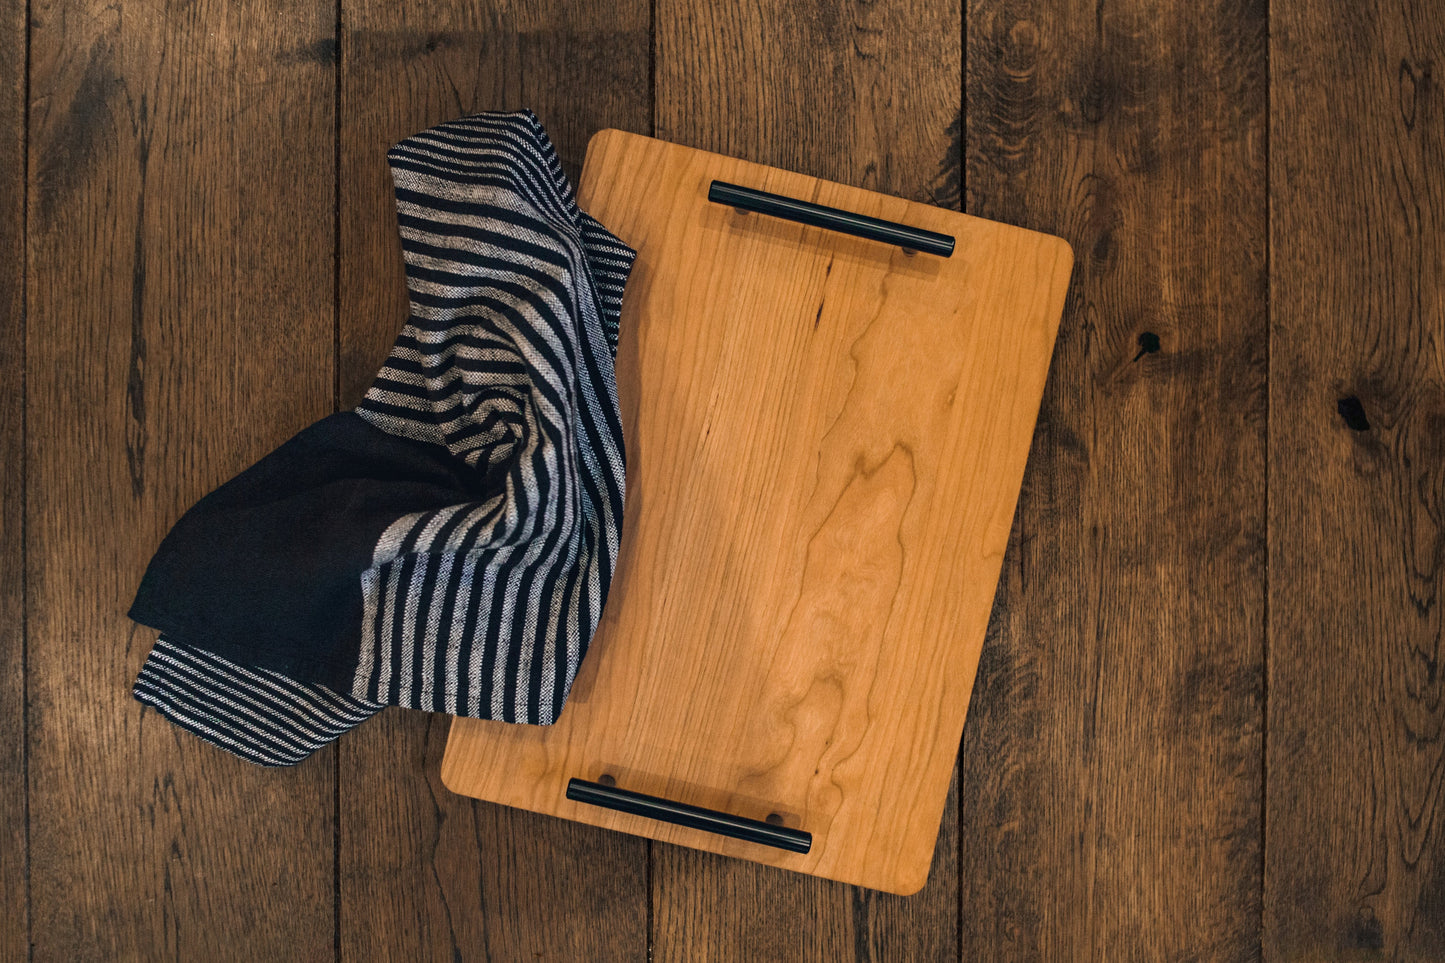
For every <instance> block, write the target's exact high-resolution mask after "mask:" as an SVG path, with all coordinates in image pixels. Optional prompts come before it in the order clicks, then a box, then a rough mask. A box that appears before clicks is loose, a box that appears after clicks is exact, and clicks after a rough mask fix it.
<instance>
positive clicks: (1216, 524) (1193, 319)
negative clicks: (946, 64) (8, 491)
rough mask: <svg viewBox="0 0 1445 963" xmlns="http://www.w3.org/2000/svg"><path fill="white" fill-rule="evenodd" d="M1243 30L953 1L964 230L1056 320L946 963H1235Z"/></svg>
mask: <svg viewBox="0 0 1445 963" xmlns="http://www.w3.org/2000/svg"><path fill="white" fill-rule="evenodd" d="M1266 28H1267V23H1266V11H1265V6H1264V4H1259V3H1239V2H1236V0H1208V2H1204V3H1200V4H1173V3H1165V2H1162V0H1139V2H1131V3H1126V4H1097V3H1094V2H1084V0H1068V2H1060V3H1043V2H1034V0H1007V2H1004V0H971V2H970V5H969V12H968V40H967V49H968V71H967V103H968V105H969V110H968V114H967V117H966V123H965V127H964V138H965V139H964V145H965V157H966V166H965V171H966V177H965V184H966V192H965V196H966V206H967V210H969V211H970V212H971V213H976V214H979V215H982V216H986V217H995V218H998V219H1000V220H1004V221H1008V222H1012V223H1017V224H1021V225H1024V226H1027V227H1032V228H1036V229H1039V230H1044V231H1049V232H1052V233H1058V234H1061V235H1062V236H1064V237H1065V238H1066V239H1068V240H1069V241H1070V242H1071V243H1072V244H1073V246H1074V249H1075V251H1076V252H1078V261H1077V264H1076V267H1075V275H1074V288H1073V292H1072V295H1071V298H1070V306H1069V308H1067V309H1066V311H1065V315H1064V322H1063V327H1062V329H1061V330H1060V334H1059V343H1058V348H1057V350H1056V352H1055V356H1054V367H1053V370H1052V372H1051V374H1050V380H1049V385H1048V389H1047V391H1046V394H1045V398H1044V407H1043V412H1042V414H1041V416H1040V420H1039V425H1038V429H1037V432H1036V435H1035V445H1034V451H1033V455H1032V458H1031V461H1030V467H1029V472H1028V474H1027V476H1026V479H1025V483H1024V490H1023V496H1022V499H1021V501H1020V503H1019V509H1018V514H1017V516H1016V518H1015V525H1014V532H1013V538H1012V543H1011V545H1010V548H1009V555H1008V562H1007V564H1006V565H1005V577H1004V580H1003V584H1002V585H1001V587H1000V594H999V596H998V598H997V600H996V606H997V608H996V613H995V621H994V626H993V634H992V637H991V639H990V641H989V643H988V644H987V645H986V646H985V649H984V655H983V663H982V665H981V666H980V669H979V677H978V683H977V688H976V690H975V693H974V711H973V712H972V713H971V714H970V716H969V723H968V726H967V729H966V731H965V734H964V740H963V747H962V751H961V755H960V759H961V773H960V792H959V797H960V802H961V809H962V813H961V818H962V825H963V827H964V836H963V843H962V856H961V861H960V875H961V877H962V879H963V880H964V884H963V885H964V890H963V899H962V904H963V936H962V943H963V947H962V948H963V955H964V958H965V959H990V960H1013V959H1018V960H1035V959H1044V960H1082V959H1101V960H1105V959H1106V960H1131V959H1140V960H1160V959H1201V960H1202V959H1209V960H1235V959H1238V960H1244V959H1254V958H1256V956H1257V954H1258V952H1259V918H1260V886H1261V883H1260V858H1261V852H1260V847H1261V840H1260V812H1261V803H1262V801H1261V778H1262V777H1261V769H1262V761H1261V752H1262V738H1261V726H1262V713H1263V703H1262V698H1263V692H1262V683H1263V665H1262V652H1263V642H1264V639H1263V628H1264V604H1265V598H1264V596H1265V508H1264V505H1265V490H1264V458H1265V422H1266V397H1265V388H1266V354H1265V338H1266V333H1267V321H1266V317H1267V316H1266V310H1267V304H1266V270H1267V268H1266V249H1265V231H1266V223H1267V221H1266V218H1267V187H1266V168H1265V153H1264V150H1265V133H1266V130H1265V123H1266V113H1267V105H1266V95H1267V91H1266V88H1265V76H1266V69H1265V67H1266V59H1265V58H1266V32H1267V31H1266Z"/></svg>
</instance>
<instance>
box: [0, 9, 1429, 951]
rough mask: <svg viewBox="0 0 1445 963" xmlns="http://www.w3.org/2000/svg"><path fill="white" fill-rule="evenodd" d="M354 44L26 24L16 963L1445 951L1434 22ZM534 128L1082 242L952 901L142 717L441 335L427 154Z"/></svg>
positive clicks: (973, 722)
mask: <svg viewBox="0 0 1445 963" xmlns="http://www.w3.org/2000/svg"><path fill="white" fill-rule="evenodd" d="M339 3H340V5H339V8H338V6H336V5H334V4H314V3H313V4H304V3H297V2H294V0H240V2H223V0H193V2H189V3H180V2H156V3H119V4H115V3H103V2H100V0H28V5H27V4H26V3H25V2H24V0H12V2H10V3H7V4H5V5H4V7H3V9H0V327H3V330H0V439H3V441H0V444H3V445H4V457H3V458H0V765H3V767H4V768H3V777H4V778H3V779H0V826H3V833H4V838H3V840H0V894H3V897H0V899H3V904H0V959H5V960H12V959H13V960H20V959H26V958H27V955H28V957H29V958H32V959H34V960H44V961H51V960H55V961H76V960H116V959H121V960H132V959H136V960H160V959H176V960H207V961H220V960H305V961H315V960H323V959H328V958H332V957H335V958H336V959H337V960H348V961H366V960H402V961H413V960H427V961H430V960H494V961H514V960H518V961H525V960H540V959H545V960H564V961H571V960H639V961H641V960H645V959H648V958H649V954H651V959H654V960H658V961H684V960H685V961H698V960H709V961H719V960H746V961H754V960H758V961H772V960H794V959H797V960H818V961H835V960H840V959H868V960H887V961H894V960H914V959H916V960H951V959H966V960H1035V959H1041V960H1060V961H1071V960H1086V959H1087V960H1249V959H1256V958H1261V957H1262V958H1264V959H1267V960H1281V961H1284V960H1317V959H1326V960H1329V959H1339V960H1375V959H1380V960H1395V959H1403V960H1431V961H1441V960H1445V666H1442V660H1445V648H1442V610H1445V7H1442V6H1440V4H1439V3H1438V0H1391V2H1389V3H1386V4H1381V5H1378V6H1377V5H1374V4H1358V3H1353V2H1347V0H1272V2H1271V3H1269V4H1268V5H1266V3H1264V2H1257V0H1199V2H1193V3H1174V2H1166V0H1110V2H1103V0H1088V2H1085V0H1048V2H1046V0H969V2H968V3H967V5H966V6H963V7H961V6H960V3H959V0H941V2H937V0H928V2H925V0H872V2H863V0H856V2H843V3H814V4H809V3H802V4H799V3H796V2H789V0H751V2H748V3H742V4H738V3H733V2H727V0H610V2H608V3H605V4H596V5H586V4H576V3H566V2H563V0H546V2H540V3H513V2H500V0H437V2H425V0H424V2H414V3H391V4H385V3H371V2H368V0H339ZM518 106H531V107H533V108H534V109H536V110H537V112H538V113H539V114H540V115H541V117H542V119H543V121H544V123H546V124H547V125H548V127H549V128H550V130H551V131H552V133H553V135H554V138H555V140H556V141H557V142H558V144H559V147H560V149H561V152H562V154H563V156H564V158H565V160H566V163H567V166H568V169H569V172H570V173H572V174H574V175H575V174H576V172H577V170H578V168H579V167H580V163H581V158H582V154H583V152H584V150H585V145H586V141H587V137H588V136H589V135H590V133H591V132H593V131H595V130H596V129H598V128H601V127H608V126H611V127H620V128H623V129H627V130H633V131H639V132H643V133H652V134H656V135H657V136H660V137H664V138H667V139H670V140H676V141H679V142H682V143H685V144H690V145H694V146H699V147H704V148H709V149H713V150H719V151H723V152H727V153H731V154H736V155H740V156H743V157H747V158H750V159H752V160H757V161H762V162H765V163H769V164H775V165H779V166H783V167H789V168H794V169H797V170H801V171H805V172H807V173H810V174H816V175H821V176H824V177H828V178H833V179H836V180H841V181H845V182H848V183H851V184H858V185H862V186H865V187H870V188H875V189H878V190H882V191H889V192H893V193H897V194H901V195H904V196H907V197H912V198H920V199H931V200H933V201H934V202H936V203H939V204H943V205H947V206H961V207H963V208H964V209H965V210H968V211H970V212H972V213H975V214H979V215H982V216H985V217H991V218H996V219H1000V220H1004V221H1008V222H1012V223H1016V224H1021V225H1024V226H1027V227H1031V228H1037V229H1040V230H1044V231H1050V232H1055V233H1058V234H1061V235H1063V236H1064V237H1066V238H1068V239H1069V241H1070V242H1071V243H1072V244H1073V245H1074V249H1075V251H1076V253H1077V266H1076V269H1075V275H1074V280H1073V286H1072V289H1071V293H1070V297H1069V302H1068V307H1067V309H1066V312H1065V315H1064V320H1063V326H1062V329H1061V332H1060V336H1059V342H1058V348H1057V351H1056V354H1055V357H1054V362H1053V368H1052V370H1051V373H1050V380H1049V387H1048V390H1047V393H1046V395H1045V398H1044V403H1043V410H1042V413H1041V415H1040V419H1039V424H1038V430H1037V434H1036V436H1035V440H1034V446H1033V451H1032V454H1031V458H1030V463H1029V470H1028V474H1027V477H1026V479H1025V483H1024V490H1023V494H1022V498H1021V501H1020V503H1019V509H1018V515H1017V518H1016V520H1015V524H1014V530H1013V536H1012V540H1011V542H1010V547H1009V554H1008V557H1007V561H1006V564H1005V574H1004V577H1003V581H1002V584H1001V585H1000V588H999V593H998V601H997V605H996V610H995V615H994V619H993V624H992V628H991V631H990V634H989V638H988V642H987V645H986V647H985V650H984V655H983V664H982V666H981V670H980V673H979V679H978V685H977V689H976V692H975V695H974V702H973V708H972V713H971V716H970V719H969V722H968V727H967V731H966V732H965V734H964V738H963V743H962V745H961V747H960V756H959V767H958V776H957V779H956V780H955V786H954V791H953V793H952V796H951V799H950V803H949V806H948V809H947V811H946V814H945V816H944V825H943V830H942V835H941V838H940V843H939V847H938V851H937V855H936V858H935V861H934V865H933V871H932V876H931V879H930V882H929V885H928V887H927V888H926V889H925V890H924V891H923V892H922V893H921V894H920V895H918V896H915V897H911V898H897V897H889V896H883V895H879V894H876V893H872V892H868V891H864V890H858V889H853V888H850V887H846V886H841V885H835V884H831V883H826V882H821V881H817V880H812V879H807V878H801V877H797V876H793V875H786V874H783V873H781V872H778V871H773V870H769V869H764V868H760V867H758V866H755V865H752V864H748V863H741V862H732V861H728V860H725V859H722V858H719V857H715V856H711V855H702V854H698V853H695V852H692V851H689V850H684V849H678V848H674V847H671V846H665V845H650V844H649V843H647V842H645V841H642V840H639V839H634V838H630V837H624V836H619V835H613V834H609V833H606V832H602V831H598V830H593V829H590V828H586V827H581V826H575V825H571V824H564V823H561V822H558V821H555V820H551V819H547V818H543V817H539V816H535V815H531V814H527V813H520V812H514V811H510V810H504V809H500V808H497V807H494V806H491V805H485V804H480V803H473V802H471V801H468V800H466V799H461V798H458V797H455V796H452V795H450V794H449V793H448V792H447V791H446V790H445V789H444V788H442V786H441V785H440V784H439V782H438V779H437V762H438V758H439V754H440V751H441V747H442V743H443V741H444V738H445V734H446V728H447V722H446V720H445V719H444V718H441V717H435V718H428V717H426V716H423V715H421V714H417V713H408V712H403V711H400V710H396V711H392V712H389V713H386V714H384V715H383V716H382V717H380V718H379V719H378V720H377V721H374V722H372V723H369V724H367V725H366V726H364V727H363V728H362V729H360V730H358V731H357V732H356V733H354V734H352V735H350V736H348V737H346V738H345V739H344V740H343V741H342V742H341V743H340V744H339V745H338V746H336V747H333V748H330V749H327V750H325V751H323V752H321V753H320V754H318V756H317V757H315V758H313V759H312V760H310V761H308V762H307V763H305V764H304V765H302V766H300V767H299V768H297V769H294V770H280V771H262V770H259V769H254V768H251V767H248V766H247V765H245V764H243V763H240V762H238V761H236V760H234V759H232V758H230V757H228V756H226V755H224V754H222V753H220V752H217V751H215V750H213V749H210V748H208V747H206V746H203V745H201V744H200V743H198V742H197V741H195V740H194V739H192V738H190V737H187V736H183V735H179V734H177V733H176V732H175V731H174V730H173V729H171V728H170V727H169V726H168V725H167V724H166V723H164V722H163V721H162V720H159V719H158V718H157V717H156V716H155V715H153V714H151V713H142V712H141V710H140V707H139V706H138V705H137V704H136V703H134V702H133V701H131V699H130V697H129V695H128V686H129V683H130V680H131V679H132V678H133V676H134V674H135V672H136V670H137V669H138V668H139V665H140V662H141V660H142V658H143V657H144V654H145V651H146V649H147V647H148V645H149V643H150V642H151V641H152V639H151V638H150V636H149V635H148V634H147V633H145V632H144V631H142V630H139V629H135V628H133V627H132V626H131V624H130V623H129V622H128V621H127V620H126V619H125V617H124V612H125V610H126V608H127V605H128V603H129V600H130V598H131V595H132V593H133V591H134V589H135V586H136V583H137V581H138V579H139V576H140V573H141V569H142V567H143V565H144V563H145V562H146V560H147V558H148V557H149V555H150V553H151V552H152V550H153V549H154V548H155V546H156V544H157V543H158V541H159V539H160V537H161V536H162V534H163V533H164V532H165V530H166V529H167V527H168V526H169V525H170V523H171V522H173V521H174V520H175V519H176V517H177V516H178V515H179V514H180V512H181V511H183V510H184V509H185V508H186V507H187V506H188V505H190V504H191V503H192V502H193V501H194V500H195V499H197V498H198V497H199V496H200V495H202V494H203V493H205V492H206V491H208V490H209V489H210V488H212V487H213V486H215V485H216V484H218V483H220V482H221V481H223V480H225V479H226V478H228V477H229V476H231V475H232V474H234V473H235V472H237V471H238V470H240V469H241V468H243V467H244V466H246V465H247V464H249V463H250V462H251V461H253V460H254V459H256V458H257V457H259V456H260V455H262V454H263V453H265V452H266V451H268V450H269V449H270V448H272V447H273V446H275V445H276V444H278V443H279V442H281V441H282V440H284V439H285V438H287V437H288V436H290V435H291V434H292V433H293V432H295V431H297V430H299V429H300V428H302V427H303V426H305V425H306V424H308V423H309V422H311V421H313V420H314V419H316V418H318V417H321V416H323V415H325V414H327V413H328V412H331V411H333V410H335V409H336V408H337V407H338V406H340V407H346V406H349V405H351V404H353V403H354V402H355V401H356V399H357V398H358V397H359V396H360V394H361V392H362V391H363V389H364V388H365V386H366V385H367V383H368V380H369V379H370V377H371V376H372V374H373V373H374V371H375V370H376V368H377V366H378V364H379V362H380V361H381V359H382V358H383V357H384V355H385V353H386V350H387V348H388V346H389V344H390V341H391V339H392V337H393V336H394V334H395V332H396V330H397V328H398V327H399V326H400V324H401V322H402V319H403V313H404V306H405V298H404V287H403V284H402V281H401V272H400V266H399V258H398V248H397V242H396V239H395V233H394V221H393V218H392V213H391V199H390V195H389V189H388V181H387V177H386V168H385V164H384V159H383V152H384V149H385V148H386V146H387V145H388V144H389V143H391V142H392V141H394V140H396V139H399V138H400V137H402V136H404V135H406V134H408V133H411V132H413V131H415V130H418V129H420V128H422V127H425V126H427V125H430V124H432V123H435V122H438V121H441V120H444V119H448V118H451V117H454V116H457V115H460V114H462V113H465V112H469V111H473V110H478V109H488V108H503V107H506V108H511V107H518Z"/></svg>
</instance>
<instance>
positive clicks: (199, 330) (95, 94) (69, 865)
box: [27, 0, 335, 961]
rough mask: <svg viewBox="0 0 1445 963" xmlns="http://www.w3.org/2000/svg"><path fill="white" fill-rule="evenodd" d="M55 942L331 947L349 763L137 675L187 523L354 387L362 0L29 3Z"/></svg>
mask: <svg viewBox="0 0 1445 963" xmlns="http://www.w3.org/2000/svg"><path fill="white" fill-rule="evenodd" d="M31 17H32V20H31V23H32V78H31V83H32V90H33V91H34V93H35V96H34V98H33V102H32V104H31V111H30V161H29V171H30V177H29V188H28V190H29V201H28V203H29V211H30V236H29V245H28V246H29V250H28V253H29V264H30V266H31V271H30V278H29V303H30V305H31V323H30V325H29V330H28V345H27V350H28V354H27V368H28V391H29V432H28V436H29V447H28V452H27V458H28V464H27V476H28V481H27V484H28V493H29V504H28V515H27V518H28V521H27V525H28V529H27V533H28V552H29V558H28V589H29V591H28V606H29V626H30V636H29V652H30V700H31V705H30V727H29V734H28V738H29V750H30V787H31V797H30V812H31V846H32V852H31V856H32V858H31V886H32V892H33V908H32V917H33V930H34V945H33V959H35V960H37V961H44V960H64V961H76V960H90V959H95V960H117V959H127V960H131V959H146V960H151V959H178V960H186V959H189V960H194V959H204V960H232V959H235V960H240V959H247V960H255V959H308V960H319V959H324V958H327V957H330V956H331V955H332V944H333V934H332V930H333V915H334V913H333V892H334V867H333V846H332V840H333V826H334V824H333V796H334V790H335V784H334V765H333V757H332V755H331V753H330V752H329V751H328V752H323V753H322V754H321V755H320V757H319V758H317V759H313V760H311V761H309V762H307V763H305V764H303V765H302V766H301V767H299V768H298V769H295V770H291V771H281V772H276V771H266V770H263V769H260V768H257V767H254V766H251V765H249V764H247V763H244V762H241V761H240V760H238V759H236V758H235V757H232V756H230V755H228V754H226V753H224V752H221V751H219V750H217V749H214V748H212V747H210V746H208V745H205V744H204V743H202V742H201V741H199V740H197V739H196V738H194V737H193V736H191V735H188V734H186V733H183V732H181V731H180V730H178V729H176V728H174V727H172V726H171V725H170V724H169V723H167V722H166V721H165V720H163V719H162V718H160V717H159V716H157V715H156V714H155V713H153V712H150V711H142V709H141V707H140V705H139V704H138V703H136V702H135V701H133V700H132V698H131V696H130V691H129V690H130V685H131V683H132V681H133V680H134V678H135V675H136V672H137V671H138V670H139V668H140V665H141V662H142V660H143V659H144V656H145V654H146V651H147V650H148V649H149V647H150V644H151V642H152V641H153V640H154V633H153V632H151V631H150V630H147V629H145V628H142V627H137V626H133V625H132V624H131V623H129V622H128V621H127V620H126V618H125V612H126V610H127V608H128V605H129V603H130V600H131V598H132V596H133V593H134V591H135V588H136V585H137V583H138V581H139V579H140V576H141V572H142V570H143V568H144V566H145V564H146V562H147V560H148V559H149V556H150V554H151V553H152V552H153V551H154V549H155V547H156V545H157V544H158V543H159V541H160V538H161V536H162V535H163V534H164V533H165V531H166V530H167V528H168V527H169V526H170V524H171V523H172V522H173V521H174V520H175V519H176V518H177V517H178V516H179V515H180V513H181V512H182V511H183V510H184V509H185V508H186V507H188V506H189V505H190V504H192V503H193V502H194V501H195V500H196V499H198V498H199V497H201V496H202V495H203V494H205V493H206V492H207V491H209V490H210V489H211V488H213V487H214V486H216V485H217V484H219V483H221V482H223V481H225V480H226V479H227V478H229V477H230V476H232V475H233V474H235V473H236V472H237V471H239V470H241V469H242V468H244V467H246V466H247V465H248V464H250V463H251V462H252V461H254V460H255V459H257V458H259V457H260V456H262V455H263V454H265V453H266V452H267V451H268V450H270V449H271V448H273V447H274V446H275V445H277V444H279V443H280V442H282V441H284V440H285V439H286V438H287V437H289V436H290V435H291V434H293V433H294V432H296V431H298V430H299V429H301V428H302V427H304V426H305V425H306V424H307V423H309V422H311V421H313V420H314V419H316V418H318V417H321V416H324V415H325V414H326V413H327V412H328V411H330V410H331V407H332V394H333V368H332V364H333V347H334V346H333V310H334V304H333V299H332V292H333V282H332V277H333V271H332V261H331V254H332V250H333V245H332V236H333V234H332V231H333V185H334V169H333V162H334V156H335V149H334V139H333V130H334V120H333V110H332V108H333V103H334V93H333V78H334V57H333V55H332V51H333V49H334V47H333V43H332V41H333V39H334V38H333V35H332V33H333V27H334V15H333V14H332V13H331V12H329V11H328V10H326V9H324V8H318V7H315V6H314V5H307V4H300V3H289V4H288V3H284V2H282V0H249V2H243V3H239V4H235V3H221V2H210V3H201V4H199V5H198V6H196V7H194V8H192V9H190V10H189V12H188V13H187V15H186V16H184V17H182V16H173V15H171V16H168V15H163V14H162V13H161V12H160V11H159V10H157V9H151V8H148V7H145V8H138V7H132V6H129V5H127V6H126V7H125V8H124V9H122V8H121V7H119V6H116V5H108V4H105V3H99V2H89V0H35V2H33V3H32V4H31Z"/></svg>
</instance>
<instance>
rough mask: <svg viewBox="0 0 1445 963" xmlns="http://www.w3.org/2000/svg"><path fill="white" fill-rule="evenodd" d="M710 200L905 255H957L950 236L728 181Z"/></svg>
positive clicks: (712, 190) (714, 187)
mask: <svg viewBox="0 0 1445 963" xmlns="http://www.w3.org/2000/svg"><path fill="white" fill-rule="evenodd" d="M707 199H708V200H710V201H712V202H713V203H715V204H730V205H731V206H733V207H736V208H740V209H742V210H745V211H757V212H758V213H759V214H769V215H771V216H773V217H781V218H784V219H786V220H789V221H797V222H798V223H800V224H810V225H812V226H813V227H823V228H827V229H828V230H830V231H839V232H841V233H843V234H852V235H853V236H854V237H866V238H868V239H869V240H871V241H882V242H883V243H884V244H896V245H898V246H899V247H901V248H903V249H904V250H905V251H927V252H928V253H929V254H937V255H938V256H939V257H950V256H952V254H953V238H952V237H950V236H949V235H947V234H940V233H938V232H937V231H925V230H924V229H923V228H921V227H909V226H908V225H907V224H898V223H896V222H894V221H884V220H881V219H879V218H876V217H869V216H867V215H866V214H854V213H853V212H852V211H840V210H838V208H836V207H824V206H823V205H821V204H812V203H810V202H808V201H799V200H795V199H794V198H791V197H784V196H783V195H782V194H769V193H768V192H767V191H759V190H754V189H753V188H751V187H740V186H738V185H737V184H729V183H727V182H726V181H713V182H712V184H711V186H709V187H708V189H707Z"/></svg>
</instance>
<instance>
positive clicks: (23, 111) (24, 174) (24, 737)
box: [19, 0, 35, 961]
mask: <svg viewBox="0 0 1445 963" xmlns="http://www.w3.org/2000/svg"><path fill="white" fill-rule="evenodd" d="M30 21H31V3H30V0H26V3H25V30H24V31H23V34H24V37H25V40H24V43H25V68H24V69H25V75H24V78H23V80H22V82H21V96H22V97H24V102H23V103H22V104H21V105H20V127H21V130H20V155H21V156H20V168H21V185H20V192H21V193H20V333H19V335H20V732H21V739H20V768H21V784H22V786H23V787H24V788H23V791H22V799H23V803H22V812H21V816H22V818H23V819H24V822H25V958H26V959H27V960H31V961H33V960H34V959H35V913H34V912H33V909H32V905H31V892H30V864H31V854H30V584H29V576H30V544H29V537H28V536H29V531H28V529H27V523H28V522H29V517H30V511H29V502H30V498H29V488H30V477H29V475H30V459H29V453H30V438H29V434H28V431H29V424H28V418H29V414H28V408H29V406H28V405H27V404H26V401H27V398H28V392H29V384H28V378H27V375H28V374H29V365H30V358H29V328H30V67H31V63H30V39H31V29H30Z"/></svg>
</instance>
